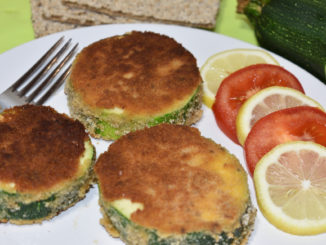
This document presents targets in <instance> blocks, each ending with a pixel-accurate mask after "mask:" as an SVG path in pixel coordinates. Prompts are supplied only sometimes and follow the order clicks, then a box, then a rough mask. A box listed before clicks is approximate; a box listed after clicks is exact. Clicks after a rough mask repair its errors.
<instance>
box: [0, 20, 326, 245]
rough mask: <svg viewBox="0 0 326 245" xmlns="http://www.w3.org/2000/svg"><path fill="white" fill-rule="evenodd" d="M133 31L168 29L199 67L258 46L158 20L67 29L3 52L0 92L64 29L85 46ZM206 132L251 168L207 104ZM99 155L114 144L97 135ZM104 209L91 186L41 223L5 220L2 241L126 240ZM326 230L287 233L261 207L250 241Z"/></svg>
mask: <svg viewBox="0 0 326 245" xmlns="http://www.w3.org/2000/svg"><path fill="white" fill-rule="evenodd" d="M131 30H142V31H145V30H148V31H154V32H158V33H162V34H166V35H168V36H170V37H173V38H175V39H176V40H177V41H178V42H180V43H182V44H183V45H184V47H185V48H187V49H188V50H189V51H190V52H192V53H193V54H194V56H195V57H196V58H197V62H198V66H199V67H200V66H201V65H202V64H203V63H204V62H205V60H206V59H207V58H208V57H209V56H211V55H212V54H214V53H216V52H219V51H222V50H226V49H233V48H257V47H256V46H253V45H250V44H248V43H245V42H242V41H239V40H235V39H232V38H229V37H226V36H222V35H219V34H216V33H213V32H209V31H204V30H199V29H193V28H187V27H180V26H172V25H157V24H126V25H102V26H95V27H86V28H81V29H76V30H71V31H66V32H62V33H57V34H53V35H50V36H46V37H43V38H40V39H37V40H34V41H32V42H29V43H26V44H24V45H22V46H19V47H17V48H15V49H12V50H9V51H7V52H5V53H3V54H1V55H0V70H1V72H0V92H2V91H3V90H5V88H7V87H8V86H9V85H10V84H11V83H12V82H13V81H15V80H16V79H17V78H19V76H21V74H23V73H24V71H26V70H27V69H28V68H29V67H30V66H31V64H33V63H34V62H35V61H36V60H37V59H38V58H39V57H41V55H42V54H43V52H44V51H45V50H47V49H48V48H49V46H50V45H51V44H52V43H54V41H56V40H57V39H58V38H59V37H60V36H62V34H64V35H65V36H66V37H71V38H72V39H73V40H74V41H76V42H79V44H80V47H81V48H82V47H84V46H85V45H88V44H90V43H92V42H94V41H97V40H99V39H102V38H105V37H109V36H113V35H117V34H123V33H125V32H128V31H131ZM272 55H273V56H274V57H275V58H276V59H277V60H278V61H279V63H280V64H281V65H282V66H284V67H285V68H286V69H288V70H289V71H291V72H292V73H294V74H295V75H296V76H297V78H298V79H299V80H300V82H301V83H302V85H303V87H304V90H305V92H306V94H307V95H308V96H311V97H312V98H314V99H315V100H317V101H318V102H320V103H321V104H322V106H324V107H325V108H326V100H325V94H326V86H325V85H324V84H322V83H321V82H320V81H319V80H317V79H316V78H315V77H313V76H312V75H310V74H309V73H307V72H306V71H304V70H303V69H301V68H299V67H298V66H296V65H294V64H292V63H290V62H289V61H287V60H285V59H283V58H281V57H280V56H277V55H275V54H272ZM47 104H48V105H51V106H52V107H54V108H55V109H56V110H58V111H59V112H64V113H67V114H68V108H67V106H66V97H65V95H64V93H63V88H61V89H60V90H59V91H58V92H57V93H56V94H55V96H53V97H52V98H51V99H50V100H49V101H48V102H47ZM196 127H198V128H199V129H200V131H201V132H202V135H203V136H205V137H209V138H212V139H213V140H214V141H215V142H217V143H219V144H221V145H223V146H224V147H226V148H227V149H228V150H229V151H230V152H231V153H233V154H235V155H236V156H237V157H238V159H239V160H240V162H241V163H242V164H243V166H244V168H245V169H246V166H245V162H244V158H243V151H242V148H241V147H240V146H238V145H236V144H234V143H233V142H232V141H230V140H229V139H228V138H227V137H226V136H225V135H224V134H223V133H221V131H220V130H219V128H218V127H217V125H216V123H215V120H214V117H213V114H212V111H211V110H209V109H207V108H206V107H205V106H204V116H203V118H202V119H201V121H200V122H199V123H198V124H197V125H196ZM93 143H94V144H95V147H96V149H97V154H98V155H99V154H100V153H102V152H103V151H104V150H106V149H107V147H108V146H109V143H108V142H104V141H99V140H93ZM248 184H249V188H250V191H251V197H252V200H253V203H254V205H255V206H256V207H257V204H256V199H255V194H254V189H253V183H252V179H251V178H250V177H249V178H248ZM100 218H101V214H100V212H99V206H98V191H97V188H96V187H95V188H92V189H91V190H90V192H89V193H88V194H87V197H86V198H85V199H84V200H82V201H81V202H79V203H78V204H76V205H75V206H74V207H72V208H70V209H69V210H67V211H65V212H62V213H61V214H60V215H58V216H57V217H55V218H53V219H52V220H50V221H45V222H43V223H42V224H36V225H27V226H16V225H11V224H0V244H6V245H14V244H24V245H29V244H33V245H39V244H42V245H43V244H48V245H51V244H55V245H58V244H78V245H91V244H94V245H102V244H110V245H119V244H122V242H121V241H120V240H119V239H114V238H112V237H110V236H109V235H108V233H107V232H106V231H105V230H104V228H103V227H102V226H101V225H100V224H99V220H100ZM325 241H326V234H322V235H316V236H305V237H302V236H294V235H289V234H287V233H284V232H282V231H280V230H278V229H276V228H275V227H273V226H272V225H270V224H269V223H268V222H267V221H266V219H265V218H264V217H263V216H262V215H261V213H260V212H259V211H258V215H257V219H256V223H255V229H254V232H253V233H252V235H251V237H250V240H249V244H252V245H262V244H264V245H275V244H277V245H289V244H296V245H306V244H314V245H319V244H320V245H322V244H325Z"/></svg>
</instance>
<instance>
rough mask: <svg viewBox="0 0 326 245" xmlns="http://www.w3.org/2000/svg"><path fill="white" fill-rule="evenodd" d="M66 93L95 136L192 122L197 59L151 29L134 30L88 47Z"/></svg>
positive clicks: (198, 86)
mask: <svg viewBox="0 0 326 245" xmlns="http://www.w3.org/2000/svg"><path fill="white" fill-rule="evenodd" d="M65 92H66V94H67V98H68V107H69V110H70V113H71V115H72V116H73V117H74V118H77V119H78V120H80V121H81V122H82V123H83V124H84V125H85V127H86V128H87V130H88V131H89V132H90V134H91V135H92V136H94V137H96V138H103V139H108V140H110V139H117V138H119V137H120V136H121V135H124V134H127V133H128V132H130V131H135V130H138V129H142V128H144V127H150V126H154V125H157V124H159V123H163V122H165V123H171V124H185V125H191V124H192V123H194V122H196V121H198V120H199V118H200V117H201V105H202V80H201V77H200V73H199V70H198V67H197V63H196V59H195V58H194V56H193V55H192V54H191V53H190V52H189V51H188V50H186V49H185V48H184V47H183V46H182V45H181V44H179V43H177V42H176V41H175V40H174V39H172V38H170V37H167V36H165V35H160V34H157V33H153V32H137V31H133V32H131V33H127V34H125V35H121V36H114V37H110V38H106V39H103V40H100V41H97V42H95V43H93V44H91V45H89V46H88V47H86V48H84V49H83V50H82V51H81V52H80V53H79V54H78V55H77V57H76V59H75V61H74V63H73V66H72V72H71V75H70V76H69V79H68V80H67V83H66V86H65Z"/></svg>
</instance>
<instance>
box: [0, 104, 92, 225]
mask: <svg viewBox="0 0 326 245" xmlns="http://www.w3.org/2000/svg"><path fill="white" fill-rule="evenodd" d="M94 159H95V150H94V147H93V146H92V143H91V141H90V138H89V137H88V135H87V134H86V133H85V128H84V126H83V125H82V124H81V123H80V122H78V121H75V120H73V119H71V118H69V117H68V116H66V115H64V114H59V113H58V112H56V111H55V110H54V109H52V108H50V107H45V106H34V105H24V106H18V107H13V108H11V109H8V110H5V111H4V112H3V113H2V114H0V222H11V223H15V224H31V223H40V222H42V221H43V220H46V219H51V218H52V217H54V216H56V215H57V214H59V213H60V212H61V211H63V210H66V209H67V208H69V207H70V206H72V205H74V204H75V203H76V202H77V201H79V200H80V199H82V198H84V196H85V194H86V192H87V191H88V189H89V188H90V186H91V184H92V183H93V181H94V173H93V172H94V171H93V165H94Z"/></svg>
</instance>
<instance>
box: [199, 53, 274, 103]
mask: <svg viewBox="0 0 326 245" xmlns="http://www.w3.org/2000/svg"><path fill="white" fill-rule="evenodd" d="M254 64H275V65H279V63H278V62H277V61H276V59H275V58H274V57H273V56H272V55H271V54H269V53H268V52H266V51H264V50H261V49H229V50H225V51H223V52H219V53H216V54H214V55H212V56H210V57H209V58H208V59H207V60H206V62H205V63H204V64H203V65H202V67H201V68H200V74H201V76H202V79H203V81H204V84H203V90H204V96H203V102H204V104H205V105H206V106H208V107H209V108H211V107H212V105H213V103H214V100H215V95H216V92H217V89H218V87H219V86H220V84H221V82H222V80H223V79H224V78H225V77H227V76H228V75H230V74H231V73H232V72H235V71H236V70H239V69H241V68H243V67H246V66H249V65H254Z"/></svg>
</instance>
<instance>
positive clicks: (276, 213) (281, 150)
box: [254, 141, 326, 235]
mask: <svg viewBox="0 0 326 245" xmlns="http://www.w3.org/2000/svg"><path fill="white" fill-rule="evenodd" d="M254 184H255V190H256V196H257V202H258V205H259V208H260V210H261V212H262V214H263V215H264V216H265V217H266V219H267V220H268V221H269V222H270V223H271V224H272V225H274V226H275V227H277V228H279V229H280V230H282V231H284V232H287V233H290V234H295V235H314V234H319V233H323V232H326V147H324V146H322V145H319V144H316V143H314V142H310V141H292V142H288V143H284V144H280V145H278V146H276V147H275V148H273V149H272V150H271V151H270V152H268V153H267V154H266V155H265V156H264V157H263V158H262V159H261V160H260V161H259V162H258V164H257V166H256V168H255V172H254Z"/></svg>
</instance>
